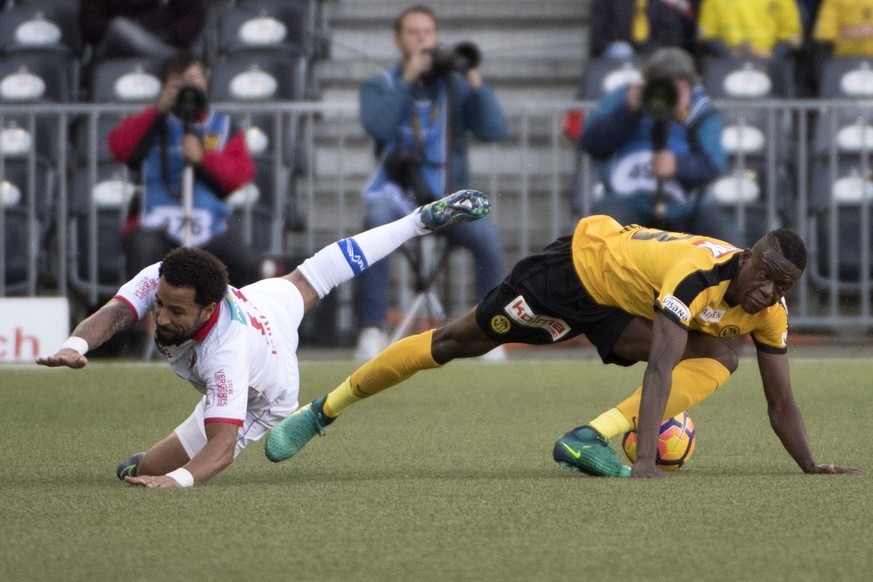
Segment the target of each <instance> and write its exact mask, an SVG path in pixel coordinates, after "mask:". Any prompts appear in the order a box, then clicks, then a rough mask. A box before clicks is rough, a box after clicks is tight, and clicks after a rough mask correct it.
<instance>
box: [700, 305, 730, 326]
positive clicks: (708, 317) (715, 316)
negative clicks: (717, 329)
mask: <svg viewBox="0 0 873 582" xmlns="http://www.w3.org/2000/svg"><path fill="white" fill-rule="evenodd" d="M722 317H724V309H713V308H712V307H709V306H706V307H705V308H704V310H703V311H701V312H700V313H698V314H697V318H698V319H699V320H701V321H708V322H710V323H718V322H719V321H721V318H722Z"/></svg>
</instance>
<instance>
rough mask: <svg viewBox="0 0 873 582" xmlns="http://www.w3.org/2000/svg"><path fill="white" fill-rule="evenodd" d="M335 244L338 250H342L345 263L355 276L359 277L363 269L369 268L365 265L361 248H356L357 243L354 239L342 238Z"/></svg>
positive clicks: (367, 264) (365, 261)
mask: <svg viewBox="0 0 873 582" xmlns="http://www.w3.org/2000/svg"><path fill="white" fill-rule="evenodd" d="M336 244H337V245H338V246H339V248H340V250H342V252H343V256H344V257H345V258H346V262H347V263H348V264H349V267H351V268H352V272H353V273H354V274H355V275H360V274H361V272H363V271H364V269H366V268H367V267H369V266H370V265H369V263H367V258H366V257H365V256H364V253H363V252H362V251H361V247H359V246H358V241H356V240H355V239H353V238H344V239H343V240H341V241H338V242H337V243H336Z"/></svg>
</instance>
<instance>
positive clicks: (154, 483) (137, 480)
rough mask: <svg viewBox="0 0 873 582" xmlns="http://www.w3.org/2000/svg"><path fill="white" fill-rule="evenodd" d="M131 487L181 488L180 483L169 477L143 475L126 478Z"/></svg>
mask: <svg viewBox="0 0 873 582" xmlns="http://www.w3.org/2000/svg"><path fill="white" fill-rule="evenodd" d="M124 480H125V481H127V482H128V483H130V484H131V485H140V486H142V487H181V485H180V484H179V482H178V481H176V480H175V479H173V478H172V477H168V476H167V475H143V476H142V477H125V478H124Z"/></svg>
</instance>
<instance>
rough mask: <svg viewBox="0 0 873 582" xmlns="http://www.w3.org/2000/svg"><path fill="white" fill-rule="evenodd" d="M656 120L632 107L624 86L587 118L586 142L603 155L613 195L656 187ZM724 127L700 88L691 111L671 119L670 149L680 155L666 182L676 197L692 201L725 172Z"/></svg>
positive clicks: (585, 147)
mask: <svg viewBox="0 0 873 582" xmlns="http://www.w3.org/2000/svg"><path fill="white" fill-rule="evenodd" d="M653 125H654V120H653V119H652V118H651V117H649V116H646V115H643V114H641V113H638V112H633V111H631V110H630V108H629V107H628V105H627V88H625V87H622V88H619V89H616V90H614V91H612V92H610V93H608V94H607V95H606V96H605V97H604V98H603V100H602V101H601V102H600V103H599V104H598V106H597V108H596V109H595V110H594V111H593V112H592V114H591V115H590V117H588V119H587V120H586V121H585V127H584V129H583V131H582V138H581V146H582V149H583V150H585V151H586V152H588V153H589V154H591V155H592V156H594V157H595V158H599V159H601V160H604V163H603V165H602V167H601V179H602V181H603V185H604V187H605V188H606V192H607V193H608V194H616V195H619V196H630V195H633V194H639V193H653V192H654V183H655V180H654V177H653V176H652V174H651V156H652V153H653V151H652V126H653ZM721 131H722V120H721V116H720V115H719V114H718V113H717V112H716V111H715V109H713V107H712V104H711V102H710V100H709V97H707V96H706V94H705V93H704V92H703V89H702V88H700V87H697V88H695V89H694V91H693V92H692V96H691V109H690V111H689V114H688V116H687V117H686V119H685V120H684V121H683V122H678V121H672V122H670V127H669V130H668V133H667V149H668V150H670V151H671V152H673V154H675V155H676V165H677V168H676V178H675V179H674V180H669V181H667V183H666V184H665V185H664V187H665V190H666V191H667V193H668V194H669V195H670V196H672V197H673V198H674V199H675V200H677V201H687V200H688V197H689V195H690V194H691V193H692V191H693V190H694V189H696V188H698V187H700V186H704V185H706V184H708V183H710V182H712V181H713V180H715V179H716V178H718V177H719V176H720V175H722V174H723V173H724V171H725V169H726V167H727V155H726V153H725V151H724V148H723V147H722V145H721Z"/></svg>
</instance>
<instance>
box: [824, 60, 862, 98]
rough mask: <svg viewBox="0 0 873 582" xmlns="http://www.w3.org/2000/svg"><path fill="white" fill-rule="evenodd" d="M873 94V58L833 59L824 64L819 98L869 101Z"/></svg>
mask: <svg viewBox="0 0 873 582" xmlns="http://www.w3.org/2000/svg"><path fill="white" fill-rule="evenodd" d="M871 94H873V57H832V58H830V59H828V60H826V61H825V62H824V64H823V65H822V71H821V83H819V97H822V98H825V99H834V98H848V99H867V98H870V96H871Z"/></svg>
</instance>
